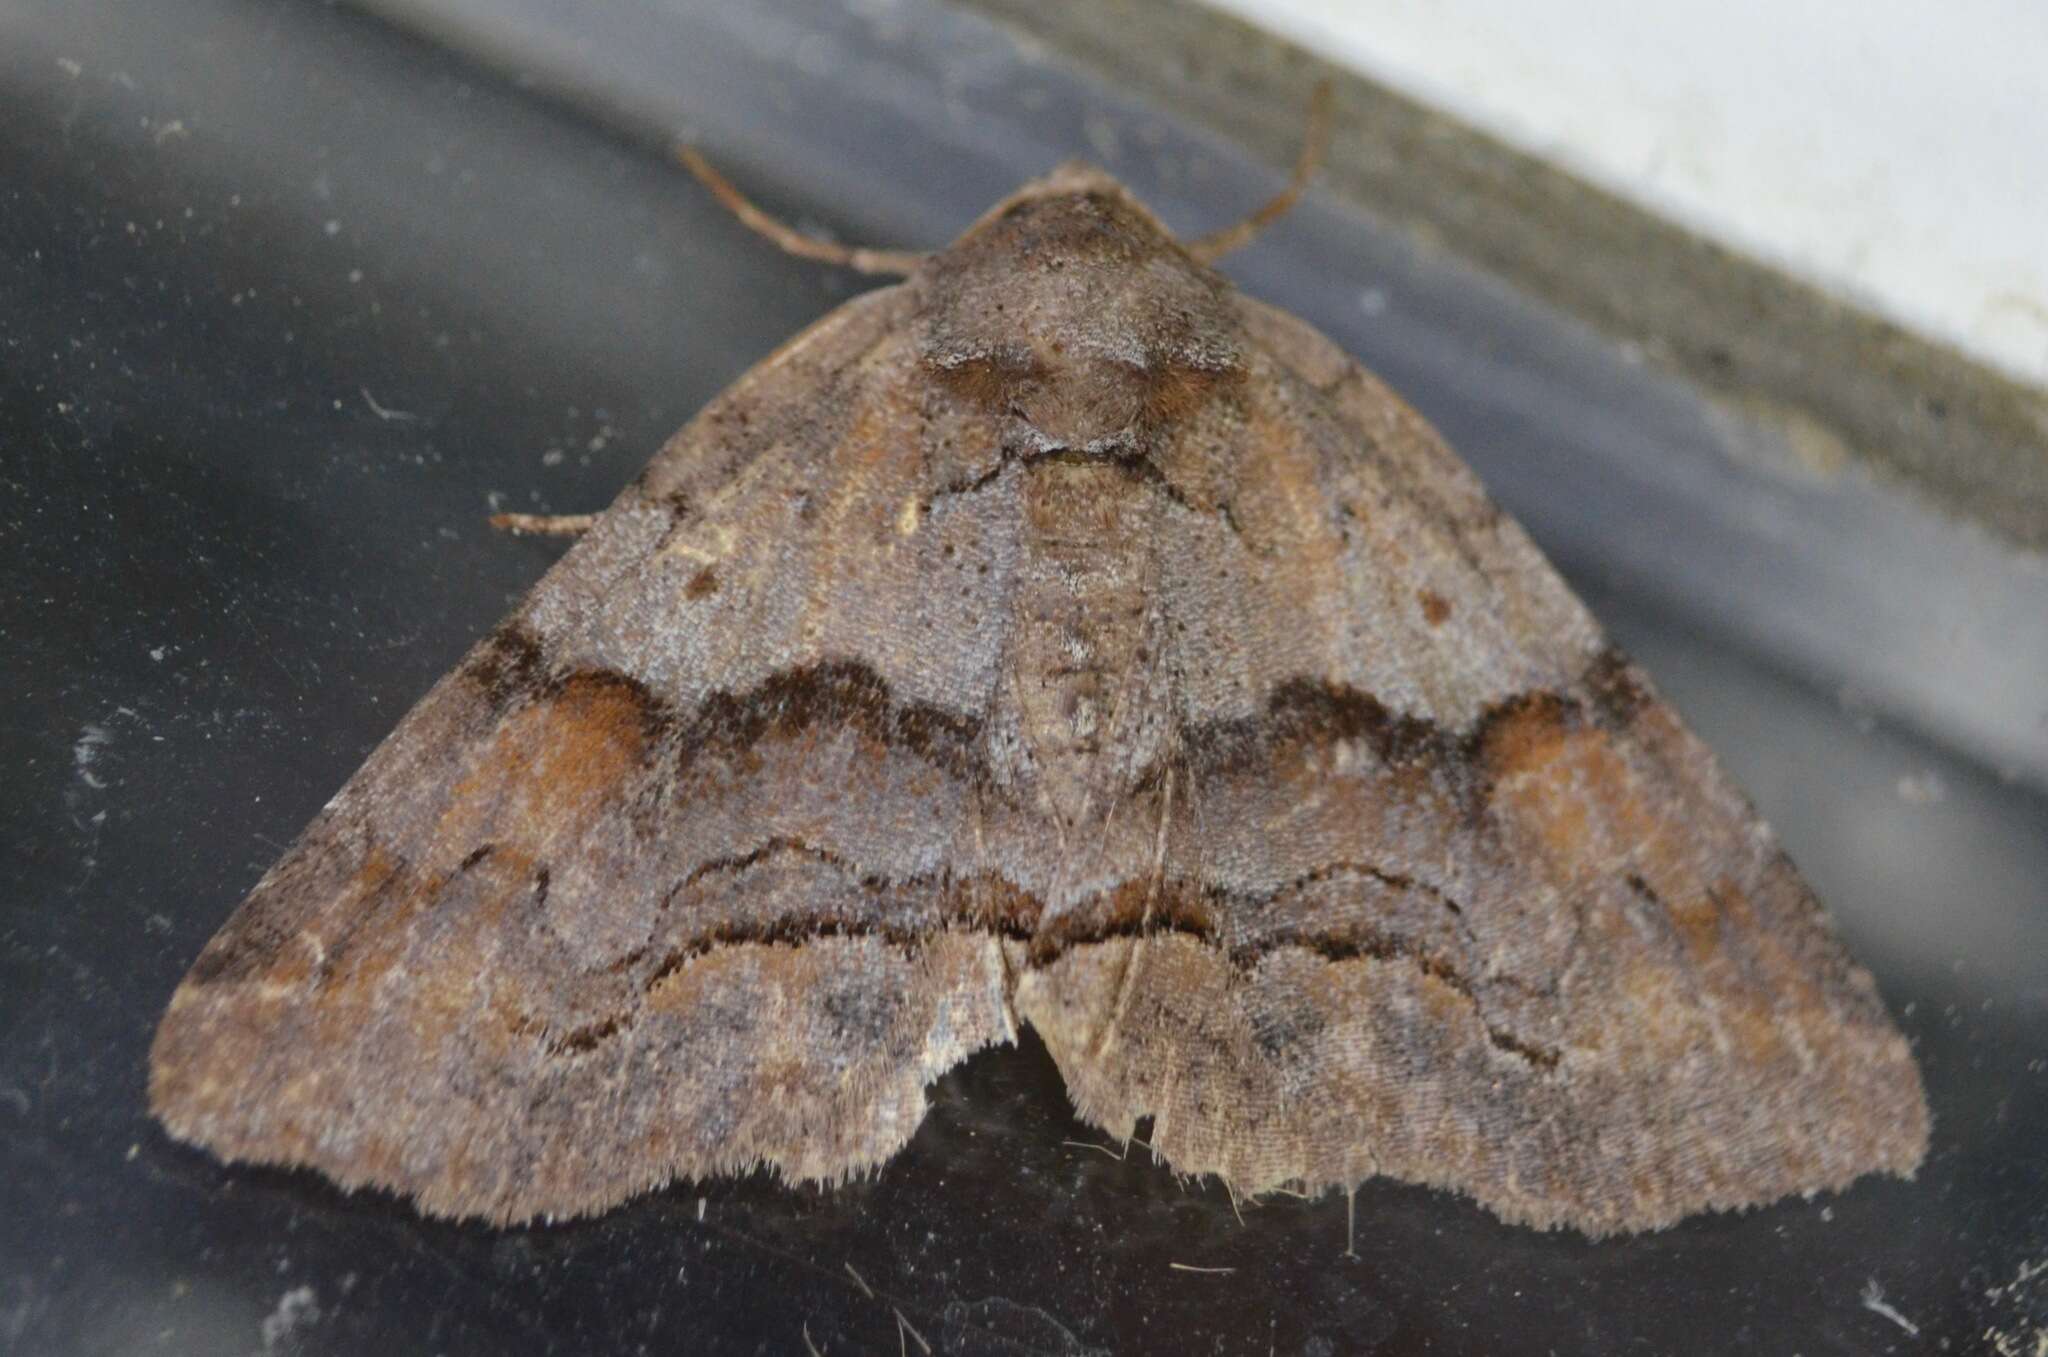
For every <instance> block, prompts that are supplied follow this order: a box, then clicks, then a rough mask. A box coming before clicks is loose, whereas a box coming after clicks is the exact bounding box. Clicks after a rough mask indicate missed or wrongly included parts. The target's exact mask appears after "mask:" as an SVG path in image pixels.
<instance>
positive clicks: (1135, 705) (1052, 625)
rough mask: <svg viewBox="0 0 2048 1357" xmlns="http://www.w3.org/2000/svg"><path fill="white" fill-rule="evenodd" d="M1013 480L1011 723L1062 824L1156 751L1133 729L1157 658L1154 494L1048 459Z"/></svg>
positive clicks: (1107, 794)
mask: <svg viewBox="0 0 2048 1357" xmlns="http://www.w3.org/2000/svg"><path fill="white" fill-rule="evenodd" d="M1023 477H1024V479H1023V485H1022V487H1021V490H1022V493H1021V504H1020V508H1021V510H1022V513H1023V515H1024V525H1023V526H1024V531H1023V533H1022V534H1021V538H1022V541H1021V545H1022V547H1023V552H1022V559H1021V560H1020V562H1019V574H1018V580H1017V587H1016V592H1015V594H1014V595H1013V597H1014V608H1015V615H1014V616H1015V628H1016V630H1015V632H1014V635H1015V638H1016V640H1015V645H1016V668H1015V671H1014V673H1015V684H1016V689H1017V692H1016V699H1017V703H1018V707H1019V713H1018V714H1019V716H1020V718H1021V722H1020V724H1021V728H1022V732H1023V737H1024V744H1025V747H1026V749H1027V750H1028V752H1029V754H1030V756H1031V762H1032V764H1033V766H1034V767H1035V769H1036V771H1037V774H1038V780H1039V788H1038V791H1039V795H1040V797H1041V798H1043V799H1045V800H1046V801H1048V802H1049V808H1051V809H1052V810H1053V811H1054V812H1055V813H1056V814H1057V815H1058V816H1059V817H1060V819H1061V820H1063V821H1064V822H1065V823H1067V824H1069V825H1072V824H1076V823H1079V822H1080V821H1082V820H1084V819H1085V818H1087V816H1088V815H1089V814H1090V813H1091V811H1099V810H1100V809H1101V808H1102V806H1103V805H1104V804H1105V803H1107V802H1108V801H1109V800H1111V799H1113V798H1114V797H1115V796H1116V795H1117V794H1118V793H1119V792H1120V791H1121V790H1123V789H1124V788H1123V783H1124V782H1125V781H1126V780H1127V779H1128V777H1129V776H1130V774H1131V773H1132V772H1133V764H1134V762H1144V761H1146V756H1147V755H1148V754H1149V753H1150V752H1151V751H1150V750H1149V749H1146V748H1145V746H1147V745H1150V744H1153V743H1155V742H1154V741H1151V740H1148V739H1147V738H1146V737H1145V734H1144V731H1143V729H1142V726H1143V723H1144V721H1145V719H1146V713H1147V709H1148V707H1151V706H1152V705H1153V704H1150V703H1148V702H1147V701H1145V700H1143V699H1144V696H1145V694H1146V693H1147V690H1148V689H1149V687H1150V684H1151V678H1152V669H1153V665H1154V652H1155V649H1156V647H1154V646H1153V645H1152V644H1151V643H1150V632H1151V629H1152V616H1151V608H1150V600H1151V599H1152V598H1153V597H1154V596H1155V594H1154V587H1153V586H1154V575H1155V573H1156V562H1155V559H1154V546H1155V544H1156V542H1157V533H1156V531H1155V529H1154V523H1153V520H1154V518H1155V516H1156V515H1157V514H1158V512H1159V504H1158V495H1157V492H1156V491H1155V490H1154V488H1153V487H1152V486H1151V485H1149V484H1147V483H1145V482H1144V481H1143V480H1142V479H1140V478H1139V477H1137V476H1135V475H1134V474H1133V473H1132V472H1131V471H1130V470H1128V469H1127V468H1125V467H1123V466H1120V465H1119V464H1117V463H1115V462H1113V461H1109V460H1107V459H1102V458H1094V457H1091V458H1087V459H1085V460H1084V459H1081V458H1079V457H1073V458H1067V457H1059V456H1055V457H1051V458H1047V459H1044V460H1041V461H1037V462H1034V463H1032V464H1030V465H1028V466H1026V467H1025V468H1024V470H1023ZM1134 737H1136V738H1135V740H1134Z"/></svg>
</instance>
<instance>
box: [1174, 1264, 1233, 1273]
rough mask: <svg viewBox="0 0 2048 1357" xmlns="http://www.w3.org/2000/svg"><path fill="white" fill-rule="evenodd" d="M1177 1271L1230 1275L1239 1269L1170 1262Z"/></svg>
mask: <svg viewBox="0 0 2048 1357" xmlns="http://www.w3.org/2000/svg"><path fill="white" fill-rule="evenodd" d="M1167 1266H1168V1267H1170V1268H1172V1269H1173V1270H1174V1271H1175V1272H1207V1273H1216V1274H1220V1275H1224V1276H1228V1275H1229V1274H1230V1273H1233V1272H1235V1271H1237V1269H1236V1268H1234V1267H1196V1266H1195V1265H1194V1264H1193V1263H1168V1264H1167Z"/></svg>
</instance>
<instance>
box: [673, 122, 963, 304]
mask: <svg viewBox="0 0 2048 1357" xmlns="http://www.w3.org/2000/svg"><path fill="white" fill-rule="evenodd" d="M675 155H676V159H677V160H680V161H681V162H682V163H683V168H684V169H686V170H688V171H689V172H690V173H691V174H694V175H696V176H697V182H698V183H700V184H702V185H704V187H705V188H708V189H710V190H711V196H712V197H714V198H716V199H718V201H719V202H721V203H723V204H725V209H726V211H728V212H730V213H732V214H733V215H734V216H735V217H738V218H739V219H740V223H741V224H742V225H744V226H746V227H748V228H749V229H751V230H754V231H758V232H760V233H761V234H762V235H764V236H766V237H768V239H769V240H771V241H773V242H774V243H775V244H776V245H777V246H778V247H780V248H781V249H784V250H787V251H788V252H789V253H791V254H793V255H795V256H797V257H798V258H799V259H816V260H818V261H820V262H821V263H826V264H837V265H839V266H840V267H841V268H848V269H852V270H853V271H854V272H856V273H893V274H896V275H897V276H899V277H900V276H902V275H904V274H908V273H910V272H912V271H913V270H915V269H916V268H917V266H918V265H919V264H922V263H923V262H924V259H925V257H924V256H923V255H922V254H917V253H915V252H913V251H910V250H863V249H859V248H857V247H855V246H851V245H841V244H839V243H838V242H836V241H831V240H820V239H818V238H817V237H816V236H807V235H805V234H804V233H803V232H802V231H799V230H797V229H796V228H795V227H794V226H791V225H789V224H788V223H786V222H780V221H777V220H776V219H775V218H773V217H771V216H769V215H768V214H767V213H766V212H763V211H762V210H761V209H760V208H758V207H756V206H754V205H753V204H752V203H750V202H748V201H747V197H746V195H745V194H743V193H741V192H740V191H739V190H738V189H736V188H734V187H733V186H732V181H731V180H729V179H727V178H726V177H725V176H724V175H722V174H720V173H719V172H718V171H717V170H714V169H712V168H711V162H710V161H708V160H706V159H705V158H704V157H703V156H701V155H699V154H698V153H697V148H696V147H694V146H691V145H690V144H688V143H687V142H678V143H676V146H675Z"/></svg>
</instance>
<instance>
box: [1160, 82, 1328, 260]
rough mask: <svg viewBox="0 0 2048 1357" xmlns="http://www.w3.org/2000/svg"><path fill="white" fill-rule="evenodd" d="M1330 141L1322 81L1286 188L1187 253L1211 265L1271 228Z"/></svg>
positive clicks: (1191, 245) (1293, 200)
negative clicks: (1292, 173) (1235, 223)
mask: <svg viewBox="0 0 2048 1357" xmlns="http://www.w3.org/2000/svg"><path fill="white" fill-rule="evenodd" d="M1329 139H1330V82H1329V81H1327V80H1325V81H1323V82H1321V83H1320V84H1318V85H1317V86H1316V92H1315V93H1314V94H1312V95H1310V96H1309V101H1308V134H1307V135H1306V136H1304V137H1303V138H1302V142H1301V154H1300V155H1299V156H1298V157H1296V159H1295V161H1294V177H1293V178H1291V179H1289V180H1288V181H1287V187H1286V188H1283V189H1281V190H1280V191H1279V192H1278V193H1276V194H1274V195H1273V198H1272V201H1270V202H1268V203H1267V204H1266V205H1265V206H1264V207H1262V208H1260V209H1259V210H1258V211H1256V212H1254V213H1252V214H1251V215H1250V216H1249V217H1246V218H1245V219H1244V220H1243V221H1241V222H1239V223H1237V225H1235V226H1226V227H1224V228H1223V229H1222V230H1221V231H1215V232H1212V233H1210V234H1209V235H1206V236H1203V237H1202V238H1201V239H1199V240H1191V241H1189V242H1188V246H1187V251H1188V253H1189V254H1191V255H1193V256H1194V257H1195V258H1197V259H1199V260H1201V261H1202V262H1203V263H1204V264H1213V263H1215V262H1216V261H1217V260H1219V259H1221V258H1222V257H1223V256H1224V255H1226V254H1229V253H1230V252H1231V251H1232V250H1234V249H1236V248H1237V247H1238V246H1240V245H1244V244H1247V243H1249V242H1250V241H1251V238H1252V237H1253V236H1255V235H1257V234H1258V233H1259V232H1261V231H1263V230H1265V229H1266V228H1267V227H1268V226H1271V225H1272V224H1273V223H1274V222H1276V221H1278V220H1279V219H1280V218H1281V217H1282V216H1284V215H1286V213H1287V209H1289V208H1291V207H1293V206H1294V204H1295V203H1296V202H1297V201H1298V200H1299V199H1300V198H1301V195H1302V193H1303V192H1304V191H1305V190H1306V189H1307V188H1308V181H1309V176H1310V175H1312V174H1314V173H1315V172H1316V166H1317V165H1319V164H1321V163H1322V159H1323V145H1324V143H1325V142H1327V141H1328V140H1329Z"/></svg>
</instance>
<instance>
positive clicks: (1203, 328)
mask: <svg viewBox="0 0 2048 1357" xmlns="http://www.w3.org/2000/svg"><path fill="white" fill-rule="evenodd" d="M918 286H920V287H921V288H923V289H924V298H925V316H926V323H925V329H924V333H923V335H922V337H921V351H920V358H921V359H922V361H923V363H924V366H925V368H926V370H927V371H929V372H930V373H932V374H933V375H934V376H935V377H937V378H938V379H939V380H940V381H941V382H942V383H944V384H945V386H946V387H947V388H948V389H949V390H951V391H953V392H954V393H955V394H956V395H957V396H959V397H960V398H962V399H965V400H968V401H971V402H973V403H974V404H976V405H978V406H980V407H981V408H983V409H984V410H986V411H987V412H988V413H989V414H990V415H991V416H993V417H996V418H998V419H1001V420H1003V421H1004V422H1005V423H1007V424H1009V425H1011V426H1012V432H1014V433H1015V434H1017V435H1019V436H1022V437H1024V438H1027V439H1029V440H1030V441H1032V442H1033V443H1035V444H1036V445H1037V446H1038V447H1040V448H1044V449H1050V448H1073V449H1079V450H1098V451H1106V450H1111V449H1113V448H1115V447H1117V446H1120V445H1122V446H1133V447H1135V446H1138V445H1140V444H1142V442H1143V440H1144V437H1145V436H1146V435H1147V434H1148V433H1149V432H1150V431H1151V430H1152V429H1154V428H1157V427H1159V426H1161V425H1163V424H1165V423H1168V422H1170V421H1171V420H1173V419H1174V418H1176V417H1178V416H1179V415H1181V414H1184V413H1185V412H1187V411H1188V410H1189V409H1190V408H1191V407H1192V406H1194V405H1197V404H1199V403H1201V402H1202V401H1204V400H1207V399H1208V398H1209V397H1210V396H1211V395H1212V394H1213V393H1214V391H1215V390H1216V389H1217V388H1218V386H1219V385H1221V384H1223V383H1226V382H1228V381H1232V380H1235V379H1236V378H1237V377H1238V376H1239V375H1240V372H1241V367H1240V359H1239V353H1238V346H1237V342H1236V335H1237V323H1236V321H1235V319H1234V317H1233V315H1232V312H1231V308H1230V303H1229V300H1228V295H1227V294H1228V286H1227V284H1225V283H1224V282H1223V280H1222V279H1221V278H1219V277H1218V276H1217V275H1216V274H1215V273H1214V272H1212V271H1211V270H1210V269H1208V268H1207V267H1205V266H1204V265H1202V264H1199V263H1197V262H1196V261H1195V260H1194V259H1192V258H1190V257H1189V256H1188V254H1187V252H1186V251H1185V250H1183V249H1182V248H1181V246H1180V244H1179V242H1177V241H1176V240H1175V239H1174V238H1173V236H1172V235H1171V234H1170V233H1169V232H1168V231H1167V230H1166V228H1165V227H1164V226H1162V225H1160V223H1159V221H1158V219H1157V218H1155V217H1154V216H1153V215H1152V214H1151V213H1150V212H1148V211H1146V210H1145V208H1144V207H1143V206H1141V205H1140V204H1139V203H1138V201H1137V200H1136V199H1134V198H1133V197H1131V195H1130V194H1129V193H1127V192H1126V191H1125V190H1124V189H1123V187H1122V186H1121V185H1119V184H1118V183H1117V182H1116V181H1115V180H1114V179H1111V178H1110V177H1109V176H1108V175H1107V174H1104V173H1103V172H1101V171H1100V170H1095V169H1091V168H1089V167H1087V166H1082V165H1066V166H1062V167H1060V169H1058V170H1056V171H1054V172H1053V174H1051V175H1050V176H1048V177H1047V178H1045V179H1041V180H1038V181H1037V182H1035V183H1032V184H1029V185H1026V186H1025V187H1024V188H1023V189H1021V190H1019V191H1018V192H1017V193H1015V194H1013V195H1011V197H1009V198H1008V199H1006V200H1005V201H1003V202H1002V203H999V204H997V206H996V207H995V208H994V209H993V210H992V211H990V212H989V214H988V215H987V216H985V217H983V218H982V219H981V220H980V221H979V222H976V223H975V224H974V226H972V227H971V228H969V229H968V231H967V232H966V234H964V235H962V236H961V237H960V239H959V240H957V241H955V242H954V243H953V244H952V245H951V246H950V247H948V248H947V249H945V250H943V251H941V252H940V253H938V254H936V255H934V256H932V258H931V259H930V260H929V261H927V262H926V264H925V266H924V267H923V269H921V270H920V272H919V276H918Z"/></svg>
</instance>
